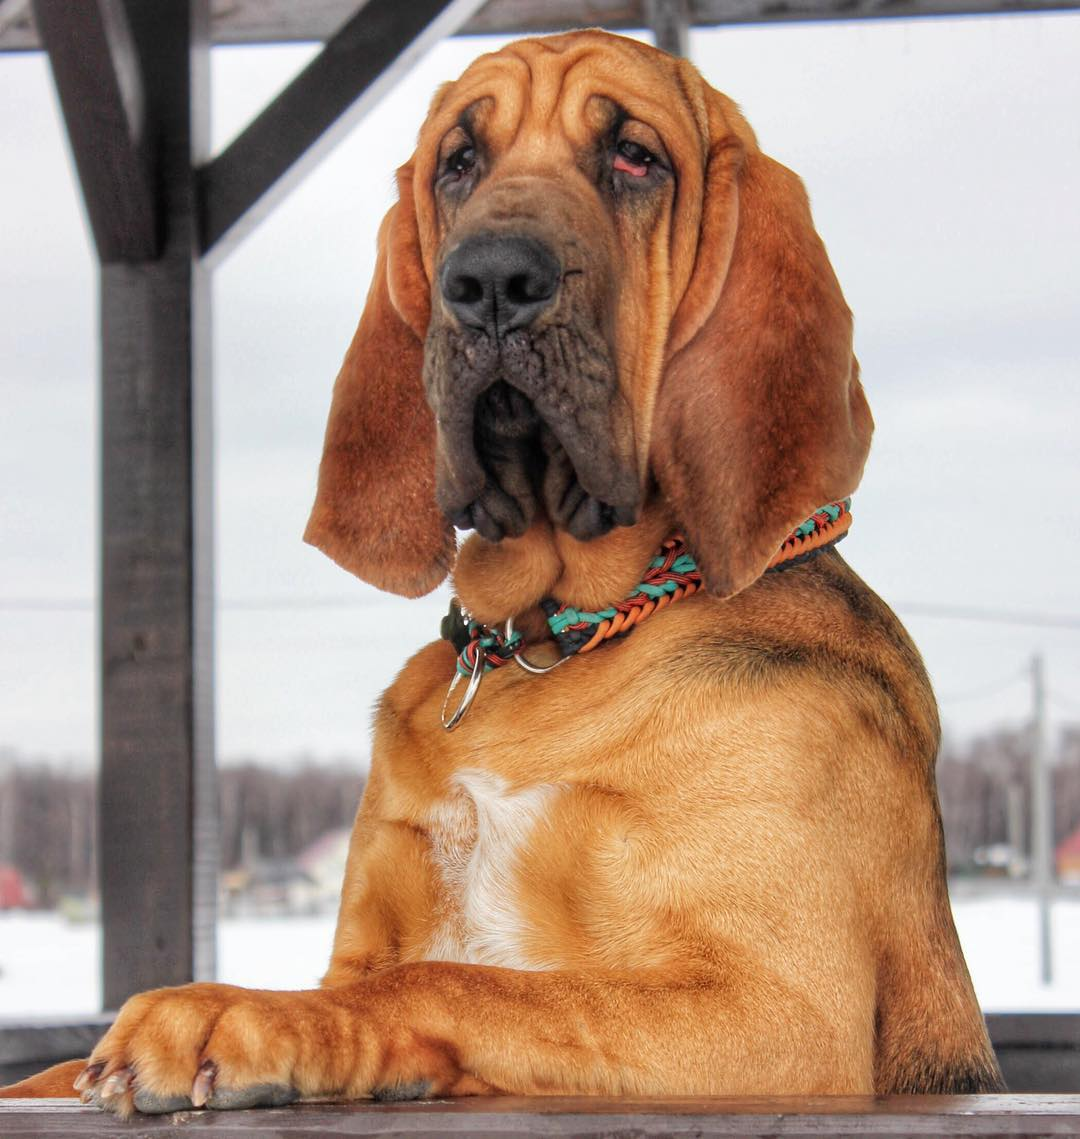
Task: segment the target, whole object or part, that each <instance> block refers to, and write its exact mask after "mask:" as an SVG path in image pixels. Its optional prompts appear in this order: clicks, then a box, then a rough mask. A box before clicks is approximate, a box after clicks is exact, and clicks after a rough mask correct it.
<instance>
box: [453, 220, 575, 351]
mask: <svg viewBox="0 0 1080 1139" xmlns="http://www.w3.org/2000/svg"><path fill="white" fill-rule="evenodd" d="M560 276H561V269H560V267H559V262H558V261H557V260H556V258H555V255H554V254H553V253H552V252H551V250H550V249H548V248H547V247H546V246H545V245H543V244H541V242H539V241H536V240H535V239H534V238H531V237H497V236H495V235H493V234H480V235H478V236H476V237H468V238H466V239H465V240H464V241H463V242H462V243H461V244H460V245H459V246H458V247H457V249H455V250H454V251H453V253H451V254H450V256H449V257H447V259H446V260H445V261H444V262H443V267H442V271H441V272H440V274H439V286H440V288H441V289H442V295H443V297H444V298H445V300H446V304H447V306H448V307H449V308H450V310H451V311H452V312H453V313H454V315H455V316H456V317H457V318H458V320H460V321H461V323H462V324H464V325H467V326H468V327H470V328H478V329H480V330H481V331H483V332H487V333H488V334H489V335H491V336H496V335H499V336H501V335H502V334H503V333H506V332H509V331H510V330H511V329H514V328H525V327H527V326H528V325H530V324H532V322H533V321H534V320H535V319H536V318H537V317H538V316H539V315H540V313H542V312H543V311H544V309H546V308H547V307H548V305H550V304H551V302H552V300H553V299H554V297H555V293H556V291H557V290H558V287H559V278H560Z"/></svg>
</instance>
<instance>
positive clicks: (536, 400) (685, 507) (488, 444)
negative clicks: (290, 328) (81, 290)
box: [12, 31, 1002, 1114]
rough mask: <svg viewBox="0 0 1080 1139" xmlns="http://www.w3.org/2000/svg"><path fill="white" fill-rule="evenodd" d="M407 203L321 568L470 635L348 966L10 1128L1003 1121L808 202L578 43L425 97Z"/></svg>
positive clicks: (854, 380) (376, 822) (348, 882)
mask: <svg viewBox="0 0 1080 1139" xmlns="http://www.w3.org/2000/svg"><path fill="white" fill-rule="evenodd" d="M398 191H399V194H398V201H397V204H396V205H395V206H394V207H393V208H392V209H391V211H390V213H389V214H388V216H387V217H386V219H385V221H384V222H383V225H382V228H381V231H380V235H379V252H378V262H377V267H376V271H375V279H374V282H373V283H372V286H371V290H370V293H369V296H368V300H367V305H366V307H365V309H364V312H363V315H362V317H361V319H360V324H359V328H358V329H357V332H356V334H355V337H354V339H353V342H352V345H351V347H350V348H349V351H348V354H347V356H346V357H345V362H344V365H343V367H342V370H341V373H340V375H339V376H338V379H337V383H336V386H335V388H334V394H333V401H332V406H331V409H330V418H329V425H328V428H327V432H326V441H325V450H324V454H323V458H322V466H321V469H320V472H319V484H318V492H317V497H316V501H315V506H314V509H313V512H312V515H311V520H310V523H309V526H308V530H307V534H306V538H307V540H308V541H309V542H312V543H314V544H315V545H316V546H318V547H320V548H321V549H322V550H324V551H325V552H326V553H327V554H329V555H330V557H332V558H333V559H334V560H335V561H337V562H338V563H340V564H341V565H342V566H343V567H344V568H345V569H347V570H349V571H351V572H352V573H354V574H356V575H358V576H359V577H361V578H363V579H364V580H366V581H368V582H372V583H374V584H375V585H377V586H379V587H381V588H383V589H387V590H391V591H393V592H395V593H399V594H405V595H408V596H418V595H420V594H424V593H427V592H428V591H429V590H431V589H433V588H434V587H435V586H437V585H438V584H439V583H440V582H442V581H443V580H444V579H445V578H446V577H447V575H449V574H452V575H453V584H454V590H455V593H456V597H457V599H458V606H457V607H456V608H455V609H454V611H453V612H452V613H451V614H450V615H449V616H448V620H447V622H446V630H445V638H444V639H441V640H437V641H435V643H433V644H431V645H429V646H428V647H427V648H425V649H423V650H422V651H421V652H419V653H418V654H417V655H416V656H415V657H413V658H412V660H410V661H409V662H408V664H407V665H406V666H405V668H404V669H403V670H402V672H401V673H400V675H399V676H398V678H397V680H396V681H395V682H394V684H393V685H392V687H391V688H390V689H389V691H388V692H387V693H386V694H385V696H384V697H383V699H382V702H381V704H380V706H379V709H378V714H377V719H376V726H375V742H374V751H373V758H372V767H371V775H370V779H369V781H368V785H367V789H366V791H365V794H364V799H363V802H362V804H361V806H360V809H359V813H358V815H357V819H356V826H355V830H354V832H353V837H352V844H351V848H350V852H349V861H348V870H347V872H346V876H345V884H344V891H343V894H342V901H341V912H340V918H339V921H338V927H337V934H336V937H335V941H334V948H333V956H332V960H331V962H330V968H329V971H328V972H327V974H326V976H325V978H324V980H323V983H322V986H321V987H320V988H318V989H315V990H312V991H303V992H264V991H255V990H247V989H241V988H233V987H231V986H226V985H216V984H194V985H187V986H183V987H181V988H176V989H162V990H157V991H154V992H149V993H143V994H141V995H139V996H136V997H134V998H133V999H132V1000H130V1001H129V1002H128V1003H127V1004H126V1005H125V1006H124V1007H123V1009H122V1010H121V1011H120V1014H119V1017H118V1019H117V1021H116V1023H115V1024H114V1025H113V1027H112V1028H111V1030H110V1031H109V1032H108V1034H107V1035H106V1036H105V1037H104V1039H103V1040H102V1041H101V1043H100V1044H99V1045H98V1047H97V1048H96V1049H95V1050H94V1053H93V1055H92V1056H91V1057H90V1059H89V1061H85V1062H82V1063H81V1064H80V1065H78V1066H75V1067H72V1066H70V1065H68V1066H64V1067H62V1068H60V1069H57V1070H54V1072H53V1073H52V1074H51V1075H50V1074H45V1075H43V1076H42V1077H37V1078H36V1080H32V1081H29V1082H28V1083H26V1084H23V1085H21V1086H19V1087H17V1088H16V1089H13V1090H12V1091H13V1092H20V1093H21V1094H35V1093H37V1094H42V1093H47V1092H49V1091H52V1092H53V1093H54V1094H55V1093H56V1092H58V1091H59V1092H67V1093H68V1094H70V1090H71V1087H72V1082H73V1077H74V1076H75V1075H76V1073H78V1075H77V1078H74V1087H75V1089H77V1090H79V1091H82V1092H83V1093H84V1095H85V1096H86V1097H89V1098H91V1099H93V1100H94V1101H95V1102H97V1103H99V1104H100V1105H101V1106H103V1107H105V1108H108V1109H111V1110H114V1111H117V1112H119V1113H121V1114H126V1113H128V1112H131V1111H133V1110H139V1111H146V1112H160V1111H166V1110H173V1109H176V1108H181V1107H187V1106H191V1105H195V1106H202V1105H205V1106H207V1107H210V1108H229V1107H238V1106H252V1105H257V1104H280V1103H286V1102H290V1101H292V1100H295V1099H298V1098H305V1097H338V1098H345V1099H351V1098H363V1097H369V1096H371V1097H375V1098H390V1099H398V1098H411V1097H423V1096H433V1095H439V1096H442V1095H466V1094H470V1093H518V1094H538V1093H539V1094H544V1093H601V1094H608V1095H630V1094H632V1095H667V1096H674V1095H685V1094H695V1095H700V1094H708V1095H712V1094H718V1095H724V1094H744V1093H776V1094H780V1093H813V1094H822V1093H872V1092H876V1093H888V1092H981V1091H996V1090H1000V1089H1001V1087H1002V1084H1001V1076H1000V1073H999V1070H998V1067H997V1064H996V1061H995V1058H994V1054H993V1051H992V1049H991V1047H990V1044H989V1041H988V1039H987V1035H986V1031H985V1027H984V1024H983V1019H982V1016H981V1015H980V1011H979V1007H978V1004H977V1002H976V999H975V995H974V993H973V990H972V986H971V983H970V980H969V978H968V972H967V968H966V966H965V963H964V959H963V956H962V954H961V950H960V946H959V943H958V941H957V936H956V932H955V929H954V926H953V920H952V915H951V912H950V908H949V900H948V896H947V892H946V879H945V863H944V853H943V845H942V834H941V821H940V814H939V809H938V803H937V797H936V792H935V786H934V760H935V754H936V751H937V746H938V717H937V712H936V709H935V704H934V699H933V696H932V693H931V689H930V685H929V683H928V681H927V677H926V674H925V672H924V670H923V666H922V664H921V662H920V659H919V655H918V653H917V652H916V650H915V649H914V647H913V646H912V644H911V642H910V640H909V639H908V637H907V635H906V634H905V632H904V630H903V629H902V628H901V626H900V624H899V623H898V621H897V619H896V618H895V617H894V616H893V614H892V613H891V612H890V611H889V609H888V608H887V607H886V606H885V605H884V604H883V603H882V602H881V601H880V600H879V599H878V598H877V597H876V596H875V595H874V594H873V593H872V592H871V591H870V590H869V589H868V588H867V587H866V586H865V585H864V584H863V583H862V582H861V581H860V580H859V578H858V577H857V576H856V575H855V574H854V573H853V572H852V570H851V569H849V568H848V566H847V565H846V564H845V563H844V561H843V560H841V558H840V556H839V555H838V554H837V553H836V552H835V550H834V549H833V548H832V547H833V545H834V543H835V539H836V537H838V536H839V535H840V533H841V532H842V530H843V529H844V527H845V526H846V524H847V522H848V521H850V514H849V513H848V510H847V503H846V501H845V500H846V497H847V496H848V495H850V493H851V492H852V491H853V490H854V489H855V486H856V484H857V483H858V481H859V478H860V475H861V472H862V468H863V462H864V460H865V458H866V453H867V448H868V445H869V441H870V434H871V429H872V423H871V418H870V412H869V410H868V408H867V404H866V400H865V398H864V396H863V390H862V387H861V386H860V383H859V376H858V367H857V365H856V362H855V360H854V358H853V356H852V345H851V316H850V313H849V311H848V309H847V306H846V305H845V302H844V299H843V297H842V295H841V292H840V289H839V287H838V285H837V282H836V279H835V277H834V275H833V272H832V269H831V267H830V265H829V261H828V259H827V257H826V254H825V250H824V248H823V247H822V244H821V242H820V240H819V238H818V236H817V234H816V233H815V231H814V227H813V224H812V222H811V218H810V212H809V208H808V204H807V199H806V194H805V192H804V190H803V187H802V184H801V183H800V181H799V179H798V178H797V177H796V176H795V175H794V174H792V173H791V172H790V171H789V170H787V169H785V168H784V167H783V166H780V165H779V164H778V163H776V162H774V161H773V160H771V159H769V158H767V157H766V156H765V155H764V154H762V152H761V151H760V150H759V148H758V144H757V142H756V140H755V137H754V134H753V132H752V130H751V129H750V127H749V126H748V125H747V123H746V121H745V119H744V118H743V116H742V114H741V113H740V112H739V110H738V108H737V107H736V105H735V104H734V103H733V102H732V101H731V100H730V99H729V98H727V97H726V96H724V95H721V94H720V93H718V92H717V91H714V90H713V89H712V88H711V87H709V86H708V85H707V84H706V83H705V82H704V80H703V79H702V78H701V76H700V75H699V74H698V72H697V71H696V70H695V69H694V68H693V67H692V66H691V65H690V64H689V63H687V62H686V61H684V60H678V59H673V58H671V57H669V56H667V55H665V54H663V53H662V52H659V51H657V50H655V49H653V48H651V47H648V46H645V45H643V44H640V43H637V42H633V41H630V40H627V39H622V38H619V37H617V36H612V35H608V34H605V33H603V32H598V31H590V32H581V33H574V34H569V35H562V36H555V37H551V38H545V39H534V40H526V41H523V42H520V43H515V44H511V45H510V46H509V47H506V48H504V49H502V50H501V51H498V52H496V53H494V54H491V55H486V56H483V57H482V58H480V59H478V60H477V61H476V62H475V63H474V64H472V66H470V67H469V68H468V70H467V71H466V72H465V73H464V75H463V76H462V77H461V78H460V79H459V80H457V82H454V83H448V84H446V85H445V86H444V87H442V88H441V89H440V90H439V92H438V93H437V94H436V96H435V99H434V101H433V103H432V106H431V110H430V113H429V114H428V117H427V120H426V121H425V123H424V125H423V127H422V129H421V131H420V136H419V142H418V146H417V149H416V153H415V155H414V156H413V158H412V160H411V161H410V162H408V163H407V164H406V165H405V166H404V167H402V168H401V170H399V171H398ZM455 528H457V529H459V530H471V531H473V533H472V534H471V535H470V536H469V537H468V538H467V539H466V540H465V541H464V543H463V544H462V545H461V546H460V548H459V547H458V545H457V543H456V540H455V533H454V530H455ZM781 571H782V572H781ZM518 665H520V666H521V667H518ZM552 665H556V666H557V667H554V668H550V670H549V666H552ZM455 677H458V678H459V680H460V683H458V684H457V685H456V686H455V687H454V688H453V690H452V691H450V692H449V693H448V691H447V690H448V686H449V685H450V682H451V680H452V679H453V678H455ZM448 728H450V729H452V730H447V729H448Z"/></svg>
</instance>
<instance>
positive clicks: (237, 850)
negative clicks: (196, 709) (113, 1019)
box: [0, 752, 364, 908]
mask: <svg viewBox="0 0 1080 1139" xmlns="http://www.w3.org/2000/svg"><path fill="white" fill-rule="evenodd" d="M358 768H359V764H357V765H356V767H353V768H350V767H347V766H345V765H344V764H340V763H335V764H320V763H315V762H305V763H303V764H301V765H299V766H297V767H296V768H287V769H281V768H274V767H265V766H261V765H260V764H258V763H257V762H255V761H254V760H250V761H244V762H242V763H238V764H235V765H231V766H228V767H223V768H222V769H221V770H220V771H219V773H218V775H219V793H220V803H221V865H222V868H223V869H227V868H228V867H230V866H235V865H237V863H238V862H239V861H240V857H241V844H242V841H244V840H243V839H242V836H243V835H244V834H245V833H246V834H247V835H248V839H247V841H248V842H249V843H250V842H251V839H252V837H254V839H255V846H256V848H257V852H258V854H259V855H260V856H261V857H264V858H287V857H290V856H292V855H295V854H298V853H299V852H300V851H301V850H303V849H304V848H305V847H306V846H307V845H308V844H309V843H311V842H313V841H314V840H315V839H317V838H318V837H319V835H321V834H324V833H325V832H326V831H329V830H335V829H337V828H340V827H349V826H351V825H352V820H353V816H354V815H355V814H356V807H357V804H358V803H359V801H360V795H361V792H362V791H363V789H364V775H363V773H362V772H361V771H359V770H358ZM96 784H97V780H96V773H94V772H90V771H72V770H70V769H68V770H63V769H60V768H58V767H55V766H53V765H50V764H49V763H46V762H43V761H40V760H35V761H34V762H28V761H24V760H21V759H18V758H17V757H15V756H14V755H12V754H11V753H10V752H8V753H0V866H3V865H9V866H14V867H16V868H17V869H18V870H19V871H20V872H21V874H22V875H23V878H24V880H25V881H26V883H27V884H28V886H30V887H31V889H32V890H33V893H34V897H35V898H36V901H37V904H38V905H41V906H44V907H46V908H52V907H54V906H55V905H56V904H57V903H58V902H59V900H60V899H61V898H62V897H63V896H64V895H66V894H77V895H87V894H92V893H94V892H95V890H96V880H97V863H96V845H97V843H96V838H97V833H96V832H97V820H96V792H97V786H96Z"/></svg>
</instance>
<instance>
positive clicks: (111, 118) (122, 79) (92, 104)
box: [33, 0, 158, 263]
mask: <svg viewBox="0 0 1080 1139" xmlns="http://www.w3.org/2000/svg"><path fill="white" fill-rule="evenodd" d="M33 11H34V17H35V21H36V24H37V29H38V33H39V34H40V36H41V41H42V43H43V44H44V45H45V47H46V49H47V50H48V53H49V64H50V66H51V67H52V73H53V79H54V81H55V83H56V90H57V94H58V95H59V97H60V106H61V108H62V109H63V113H64V120H65V122H66V123H67V128H68V138H69V139H70V141H71V149H72V153H73V154H74V157H75V165H76V167H77V169H78V171H79V182H80V183H81V185H82V191H83V200H84V201H85V202H86V212H87V216H88V217H89V219H90V228H91V230H92V231H93V234H94V242H95V244H96V245H97V251H98V257H99V258H100V259H101V261H102V262H105V263H110V262H113V261H135V260H142V259H145V258H150V257H154V256H156V255H157V246H158V241H157V226H156V219H155V216H154V196H153V189H152V186H151V179H150V166H149V154H148V151H147V146H146V138H145V130H144V127H145V114H144V106H143V88H142V77H141V75H140V71H139V66H138V61H137V60H136V58H135V48H134V45H133V43H132V40H131V33H130V30H129V28H128V24H127V18H126V16H125V14H124V9H123V7H122V6H121V4H120V0H84V2H83V3H80V4H71V3H69V2H68V0H34V5H33Z"/></svg>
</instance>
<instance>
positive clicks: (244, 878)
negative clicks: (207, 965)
mask: <svg viewBox="0 0 1080 1139" xmlns="http://www.w3.org/2000/svg"><path fill="white" fill-rule="evenodd" d="M349 833H350V832H349V831H348V830H347V829H341V830H332V831H326V832H325V833H324V834H322V835H320V836H319V837H318V838H317V839H316V840H315V841H314V842H313V843H311V844H310V845H309V846H307V847H306V848H305V849H304V850H302V851H301V852H300V854H298V855H297V856H296V857H295V858H262V857H260V856H259V854H258V852H257V846H258V844H257V842H256V841H255V836H254V833H253V832H251V833H249V834H246V835H245V839H244V842H243V844H242V847H243V852H242V862H241V865H240V866H237V867H235V868H234V869H232V870H227V871H225V873H224V874H222V876H221V902H222V911H223V912H224V913H225V914H227V915H229V916H230V917H271V916H275V915H278V914H318V913H333V912H334V911H336V910H337V906H338V902H339V901H340V899H341V883H342V879H343V878H344V876H345V860H346V858H347V857H348V853H349Z"/></svg>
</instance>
